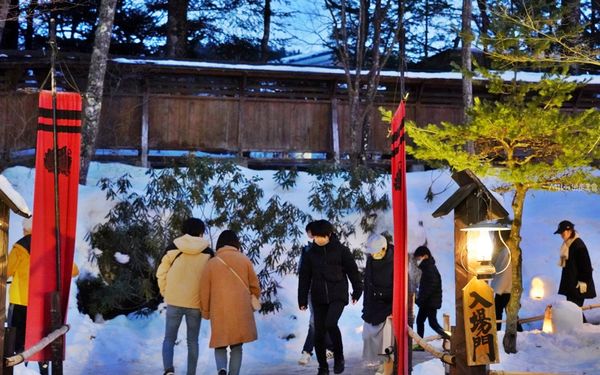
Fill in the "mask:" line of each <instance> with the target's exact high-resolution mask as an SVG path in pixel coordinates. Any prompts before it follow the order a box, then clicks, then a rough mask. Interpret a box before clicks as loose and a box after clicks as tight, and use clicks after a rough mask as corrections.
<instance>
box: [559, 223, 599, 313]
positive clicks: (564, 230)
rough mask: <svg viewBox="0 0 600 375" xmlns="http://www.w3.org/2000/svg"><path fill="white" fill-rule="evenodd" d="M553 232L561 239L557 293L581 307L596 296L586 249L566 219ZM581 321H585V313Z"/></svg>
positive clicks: (573, 226) (571, 224)
mask: <svg viewBox="0 0 600 375" xmlns="http://www.w3.org/2000/svg"><path fill="white" fill-rule="evenodd" d="M554 234H560V237H561V238H562V239H563V243H562V245H561V247H560V258H559V261H558V265H559V266H560V267H561V268H562V273H561V275H560V285H559V287H558V294H562V295H563V296H565V297H567V301H571V302H573V303H574V304H576V305H577V306H579V307H581V306H583V301H584V300H585V299H586V298H594V297H596V287H595V285H594V279H593V277H592V271H593V268H592V262H591V261H590V255H589V253H588V249H587V247H586V246H585V243H584V242H583V240H582V239H581V238H579V234H578V233H577V232H576V231H575V224H573V223H572V222H570V221H568V220H563V221H561V222H560V223H559V224H558V228H557V229H556V231H555V232H554ZM583 321H584V322H586V319H585V315H583Z"/></svg>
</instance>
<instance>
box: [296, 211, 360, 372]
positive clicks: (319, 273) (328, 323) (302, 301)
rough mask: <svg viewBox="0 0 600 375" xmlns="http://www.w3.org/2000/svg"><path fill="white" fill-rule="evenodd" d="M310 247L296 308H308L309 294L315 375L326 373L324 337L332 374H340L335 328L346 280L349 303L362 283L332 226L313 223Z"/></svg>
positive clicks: (340, 349) (343, 302)
mask: <svg viewBox="0 0 600 375" xmlns="http://www.w3.org/2000/svg"><path fill="white" fill-rule="evenodd" d="M311 230H312V235H313V237H314V244H313V245H312V246H311V248H310V249H309V250H308V252H306V253H305V254H304V258H303V260H302V264H301V265H300V275H299V280H298V306H299V308H300V310H306V309H307V308H308V295H309V293H310V297H311V302H312V304H313V310H314V320H315V352H316V354H317V360H318V361H319V370H318V374H319V375H326V374H329V365H328V364H327V357H326V353H325V334H326V333H329V337H330V338H331V341H332V343H333V356H334V357H333V360H334V365H333V372H334V373H335V374H341V373H342V372H344V366H345V362H344V348H343V343H342V334H341V332H340V329H339V327H338V320H339V319H340V317H341V315H342V312H343V311H344V307H345V306H346V305H347V304H348V279H350V282H351V283H352V303H353V304H355V303H356V302H357V301H358V299H359V298H360V296H361V294H362V281H361V277H360V273H359V272H358V267H357V265H356V262H355V261H354V257H353V256H352V253H351V252H350V250H349V249H348V248H347V247H346V246H344V245H342V244H341V243H340V241H339V240H338V239H337V237H336V236H335V235H334V233H333V232H334V231H333V225H331V223H330V222H328V221H326V220H318V221H316V222H315V223H314V224H313V226H312V228H311Z"/></svg>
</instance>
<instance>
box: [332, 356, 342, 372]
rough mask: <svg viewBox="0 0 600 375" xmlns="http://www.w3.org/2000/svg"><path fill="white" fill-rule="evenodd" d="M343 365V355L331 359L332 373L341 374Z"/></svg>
mask: <svg viewBox="0 0 600 375" xmlns="http://www.w3.org/2000/svg"><path fill="white" fill-rule="evenodd" d="M344 365H345V361H344V357H342V358H339V359H335V358H334V360H333V373H334V374H341V373H342V372H344Z"/></svg>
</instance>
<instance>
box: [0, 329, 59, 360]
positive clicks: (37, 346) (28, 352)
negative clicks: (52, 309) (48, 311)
mask: <svg viewBox="0 0 600 375" xmlns="http://www.w3.org/2000/svg"><path fill="white" fill-rule="evenodd" d="M67 331H69V326H68V325H67V324H65V325H64V326H62V327H60V328H59V329H57V330H55V331H53V332H52V333H50V334H49V335H48V336H46V337H44V338H43V339H41V340H40V341H39V342H38V343H37V344H35V345H34V346H32V347H31V348H29V349H27V350H25V351H23V352H22V353H19V354H16V355H13V356H12V357H8V358H6V359H5V360H4V363H5V364H6V367H11V366H16V365H18V364H19V363H21V362H24V361H25V360H27V358H29V357H31V356H32V355H34V354H35V353H37V352H39V351H40V350H42V349H44V348H45V347H46V346H48V345H50V344H51V343H52V342H54V340H56V339H57V338H59V337H61V336H62V335H64V334H65V333H67Z"/></svg>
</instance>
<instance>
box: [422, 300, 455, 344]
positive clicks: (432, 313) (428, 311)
mask: <svg viewBox="0 0 600 375" xmlns="http://www.w3.org/2000/svg"><path fill="white" fill-rule="evenodd" d="M437 311H438V309H434V308H432V307H419V312H418V313H417V333H418V334H419V336H421V337H423V335H424V334H425V320H428V321H429V326H430V327H431V328H432V329H433V330H434V331H435V332H437V334H438V335H440V336H442V337H443V338H446V339H447V338H450V336H448V334H447V333H446V332H445V331H444V329H443V328H442V327H441V326H440V324H439V323H438V321H437V316H436V315H437Z"/></svg>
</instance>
